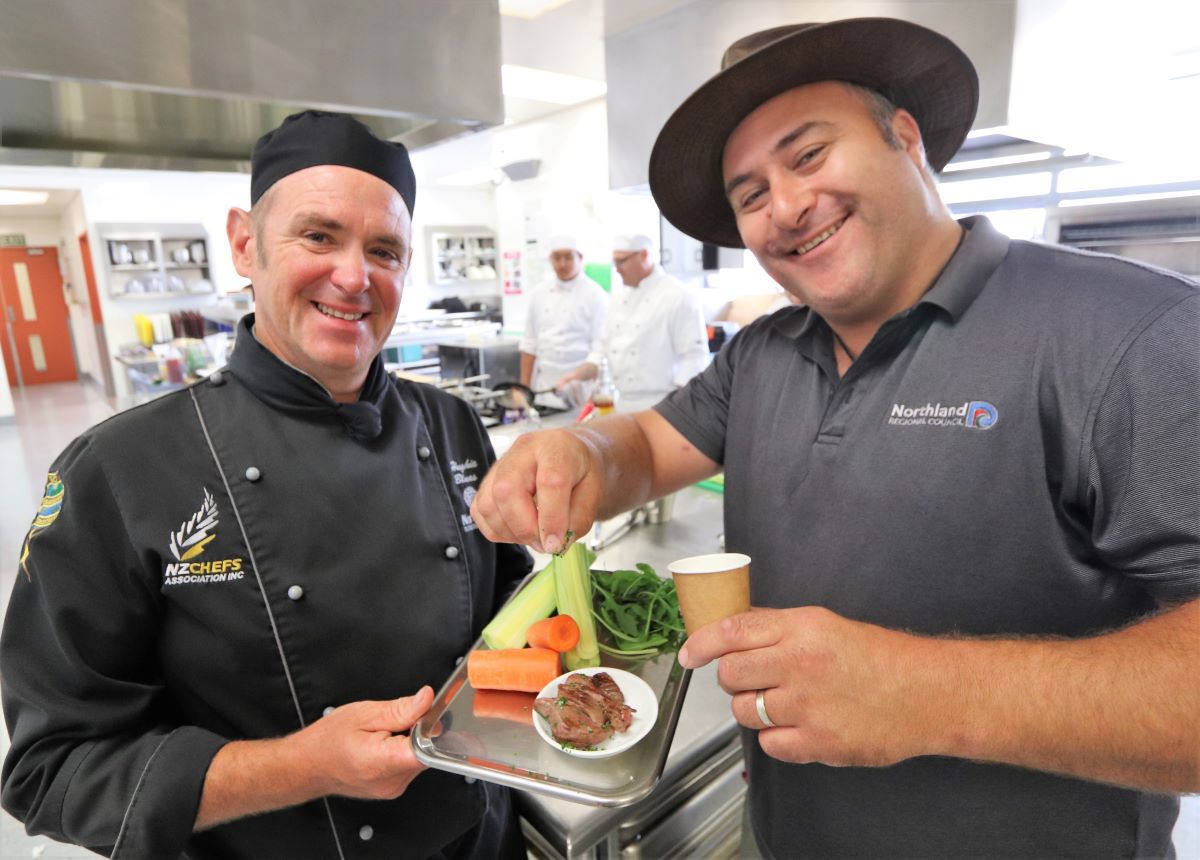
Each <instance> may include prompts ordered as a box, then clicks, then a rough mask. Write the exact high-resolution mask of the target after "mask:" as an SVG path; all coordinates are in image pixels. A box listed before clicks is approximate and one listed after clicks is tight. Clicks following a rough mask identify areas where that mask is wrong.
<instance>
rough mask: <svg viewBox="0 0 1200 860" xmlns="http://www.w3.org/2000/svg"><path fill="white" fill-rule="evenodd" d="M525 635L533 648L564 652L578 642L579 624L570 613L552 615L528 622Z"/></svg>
mask: <svg viewBox="0 0 1200 860" xmlns="http://www.w3.org/2000/svg"><path fill="white" fill-rule="evenodd" d="M525 636H526V638H527V639H529V644H530V645H532V646H533V647H534V648H549V649H551V650H553V651H557V652H559V653H560V654H565V653H566V652H567V651H570V650H571V649H572V648H574V647H575V646H576V645H578V644H579V625H578V624H576V623H575V619H574V618H572V617H571V616H570V615H552V616H551V617H549V618H543V619H542V620H541V621H535V622H534V623H533V624H530V625H529V629H528V630H526V631H525Z"/></svg>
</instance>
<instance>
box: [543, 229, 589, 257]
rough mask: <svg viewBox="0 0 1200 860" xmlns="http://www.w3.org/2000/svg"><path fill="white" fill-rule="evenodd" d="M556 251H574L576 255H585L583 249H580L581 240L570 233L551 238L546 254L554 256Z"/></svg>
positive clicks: (547, 244)
mask: <svg viewBox="0 0 1200 860" xmlns="http://www.w3.org/2000/svg"><path fill="white" fill-rule="evenodd" d="M555 251H574V252H575V253H576V254H582V253H583V249H582V248H580V247H579V240H578V239H577V238H575V237H574V236H572V235H570V234H568V233H563V234H561V235H559V236H551V237H550V241H549V242H547V243H546V253H547V254H553V253H554V252H555Z"/></svg>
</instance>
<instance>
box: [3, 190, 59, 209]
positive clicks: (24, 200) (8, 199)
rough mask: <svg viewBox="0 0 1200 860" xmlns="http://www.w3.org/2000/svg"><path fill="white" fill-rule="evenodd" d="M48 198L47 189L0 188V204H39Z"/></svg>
mask: <svg viewBox="0 0 1200 860" xmlns="http://www.w3.org/2000/svg"><path fill="white" fill-rule="evenodd" d="M49 199H50V192H49V191H14V190H11V189H0V206H41V205H42V204H43V203H45V202H46V201H47V200H49Z"/></svg>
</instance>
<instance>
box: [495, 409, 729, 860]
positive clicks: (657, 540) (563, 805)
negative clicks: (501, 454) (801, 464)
mask: <svg viewBox="0 0 1200 860" xmlns="http://www.w3.org/2000/svg"><path fill="white" fill-rule="evenodd" d="M570 420H571V419H570V415H568V416H555V417H554V418H552V419H548V420H544V421H543V422H542V426H543V427H550V426H561V425H563V424H565V423H569V421H570ZM529 429H530V428H528V427H526V426H522V425H505V426H502V427H496V428H494V429H493V430H492V431H491V432H492V437H493V443H494V444H496V447H497V449H505V450H506V449H507V448H508V446H509V445H511V444H512V440H513V439H514V438H515V437H516V436H518V435H520V434H521V433H522V432H527V431H528V430H529ZM723 502H724V497H723V496H722V495H721V494H719V493H714V492H712V491H709V490H703V489H699V488H696V487H689V488H687V489H684V490H681V491H680V492H679V493H678V494H676V497H675V504H674V511H673V516H672V518H671V519H670V520H669V521H668V522H665V523H658V524H647V523H646V522H642V523H640V524H639V525H636V526H634V527H633V528H631V529H630V530H629V531H628V532H627V533H626V534H625V535H624V536H623V537H621V538H620V539H619V540H617V541H616V542H615V543H614V544H612V545H610V546H606V547H605V548H603V549H602V550H601V551H600V552H599V553H598V555H597V558H596V562H595V565H594V566H595V567H597V568H600V569H605V570H618V569H628V568H632V567H633V566H634V565H635V564H636V563H637V562H644V563H646V564H649V565H651V566H652V567H653V568H654V569H655V570H656V571H657V572H658V573H659V574H660V575H662V576H667V575H669V574H668V573H667V564H668V563H670V562H671V561H674V560H675V559H677V558H682V557H684V556H688V555H698V554H702V553H709V552H719V551H720V549H721V544H720V534H721V531H722V528H723V524H722V514H723V508H724V504H723ZM625 516H628V515H624V516H622V517H618V518H615V519H613V520H610V521H607V522H604V523H600V524H599V526H598V531H599V534H600V536H601V537H603V536H604V535H605V534H606V533H611V532H612V531H613V530H614V529H616V528H617V527H618V526H619V525H620V524H621V522H622V520H623V519H624V518H625ZM593 531H596V530H593ZM585 539H586V538H585ZM535 555H538V554H535ZM547 560H548V557H547V556H541V555H539V557H538V558H537V566H538V567H541V566H542V565H543V564H545V563H546V561H547ZM741 760H742V757H741V746H740V742H739V740H738V735H737V730H736V723H735V722H734V720H733V717H732V715H731V713H730V709H729V696H728V695H726V694H725V693H724V692H723V691H722V690H721V688H720V687H719V686H717V682H716V666H715V664H713V665H710V666H707V667H705V668H703V669H699V670H697V671H695V672H694V673H693V674H692V679H691V683H690V685H689V686H688V690H687V698H686V699H685V701H684V705H683V711H682V712H681V714H680V717H679V723H678V726H677V728H676V732H675V738H674V740H673V742H672V744H671V750H670V753H669V754H668V756H667V763H666V768H665V769H664V771H663V776H662V779H661V781H660V782H659V784H658V786H657V787H656V788H655V789H654V791H653V792H651V793H650V795H649V796H647V797H646V798H645V799H643V800H641V801H639V802H637V803H635V804H633V805H631V806H627V807H622V808H596V807H591V806H584V805H581V804H576V803H571V802H569V801H565V800H558V799H555V798H548V797H542V796H538V795H534V794H530V793H526V792H517V793H516V795H515V796H516V800H517V806H518V809H519V810H520V812H521V815H522V817H523V818H525V819H526V822H527V824H528V825H530V826H531V827H532V830H533V831H535V832H528V831H527V833H528V835H529V837H530V841H531V844H532V845H533V846H534V848H535V850H536V851H537V852H538V853H541V854H544V855H546V856H551V857H553V856H558V857H564V858H576V857H585V856H600V857H617V856H620V855H621V854H622V853H624V854H625V855H626V856H629V855H630V854H631V852H632V853H633V854H637V853H638V852H637V843H638V842H639V840H640V839H641V838H642V837H645V836H653V835H654V829H655V827H656V826H659V827H660V830H661V829H662V828H661V824H660V823H661V822H662V821H664V820H665V819H667V818H668V817H670V815H671V814H672V813H673V812H675V811H677V810H678V809H679V808H680V807H682V806H684V805H686V804H688V803H689V802H690V803H695V802H697V801H698V800H700V799H701V798H707V799H706V801H705V802H706V803H710V802H711V807H712V809H713V812H712V815H713V816H717V815H718V814H719V811H720V810H722V809H723V810H724V813H723V814H724V816H725V817H726V818H729V817H730V816H734V815H738V814H740V803H741V798H742V794H743V792H744V787H743V785H742V780H741V779H740V771H741ZM734 806H736V809H734V808H733V807H734ZM694 817H695V816H693V818H694ZM734 825H735V826H736V821H734ZM661 841H662V834H661V833H660V834H659V842H661ZM647 844H649V843H647Z"/></svg>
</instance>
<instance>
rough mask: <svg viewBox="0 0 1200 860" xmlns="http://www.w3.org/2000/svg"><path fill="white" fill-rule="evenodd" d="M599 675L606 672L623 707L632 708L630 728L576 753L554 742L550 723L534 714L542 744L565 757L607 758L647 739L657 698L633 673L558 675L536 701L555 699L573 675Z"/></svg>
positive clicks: (591, 671) (655, 716)
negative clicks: (562, 685) (615, 686)
mask: <svg viewBox="0 0 1200 860" xmlns="http://www.w3.org/2000/svg"><path fill="white" fill-rule="evenodd" d="M598 672H607V673H608V674H609V675H610V676H611V677H612V679H613V681H614V682H615V683H616V685H617V686H618V687H619V688H620V689H621V693H622V695H624V696H625V704H627V705H628V706H629V707H631V708H633V711H634V713H633V721H632V722H631V723H630V724H629V729H628V730H627V731H624V732H616V733H615V734H613V735H612V737H610V738H609V739H608V740H606V741H604V742H603V743H601V744H597V745H596V748H595V749H586V750H584V749H575V748H574V747H564V746H563V744H562V743H561V742H559V741H557V740H555V738H554V735H553V734H552V733H551V731H550V723H548V722H547V721H546V718H545V717H543V716H542V715H541V714H539V713H537V712H536V711H535V712H534V715H533V726H534V728H536V729H537V733H538V734H539V735H541V736H542V740H544V741H545V742H546V743H548V744H550V746H552V747H554V748H555V749H556V750H559V751H560V752H563V753H565V754H567V755H572V756H575V757H577V758H608V757H609V756H614V755H617V754H618V753H623V752H625V750H627V749H629V748H630V747H631V746H633V745H634V744H636V743H637V742H638V741H640V740H641V739H642V738H644V737H645V736H646V735H648V734H649V733H650V730H651V729H652V728H654V721H655V720H657V719H658V697H657V696H655V695H654V691H653V690H652V689H650V685H649V684H647V683H646V682H645V681H643V680H642V679H641V678H639V677H638V676H637V675H634V674H633V673H632V672H626V671H625V670H624V669H611V668H609V667H607V666H594V667H592V668H589V669H577V670H575V671H574V672H566V673H564V674H562V675H559V676H558V677H557V678H555V679H554V680H553V681H551V682H550V683H549V684H547V685H546V686H545V687H543V688H542V691H541V692H540V693H538V698H553V697H556V696H557V695H558V685H559V684H561V683H563V682H564V681H565V680H567V678H569V677H571V676H572V675H574V674H580V675H595V674H597V673H598Z"/></svg>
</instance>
